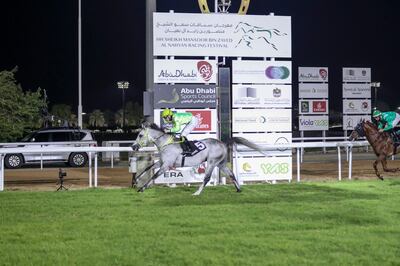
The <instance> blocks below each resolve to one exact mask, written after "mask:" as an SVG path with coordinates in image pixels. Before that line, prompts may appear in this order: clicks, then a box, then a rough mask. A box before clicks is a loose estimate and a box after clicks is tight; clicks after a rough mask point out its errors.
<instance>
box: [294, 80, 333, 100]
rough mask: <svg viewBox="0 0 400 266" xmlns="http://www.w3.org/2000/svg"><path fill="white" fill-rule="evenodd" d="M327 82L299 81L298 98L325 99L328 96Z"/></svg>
mask: <svg viewBox="0 0 400 266" xmlns="http://www.w3.org/2000/svg"><path fill="white" fill-rule="evenodd" d="M328 91H329V87H328V84H327V83H299V98H306V99H321V98H324V99H327V98H328V97H329V93H328Z"/></svg>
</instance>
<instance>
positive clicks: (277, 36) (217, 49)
mask: <svg viewBox="0 0 400 266" xmlns="http://www.w3.org/2000/svg"><path fill="white" fill-rule="evenodd" d="M153 54H154V55H160V56H167V55H174V56H193V55H196V56H221V55H224V56H247V57H291V18H290V17H283V16H255V15H246V16H243V15H236V14H230V15H229V16H226V15H225V14H189V13H154V14H153Z"/></svg>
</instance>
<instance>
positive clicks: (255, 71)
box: [232, 60, 292, 84]
mask: <svg viewBox="0 0 400 266" xmlns="http://www.w3.org/2000/svg"><path fill="white" fill-rule="evenodd" d="M232 82H233V83H253V84H260V83H261V84H265V83H270V84H290V83H292V62H291V61H250V60H248V61H243V60H232Z"/></svg>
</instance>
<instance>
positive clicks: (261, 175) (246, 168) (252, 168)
mask: <svg viewBox="0 0 400 266" xmlns="http://www.w3.org/2000/svg"><path fill="white" fill-rule="evenodd" d="M233 169H234V173H235V175H236V176H238V177H239V180H240V181H244V182H246V181H270V180H291V179H292V157H258V158H257V157H256V158H254V157H253V158H237V159H234V160H233Z"/></svg>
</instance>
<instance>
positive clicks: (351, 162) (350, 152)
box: [349, 147, 353, 180]
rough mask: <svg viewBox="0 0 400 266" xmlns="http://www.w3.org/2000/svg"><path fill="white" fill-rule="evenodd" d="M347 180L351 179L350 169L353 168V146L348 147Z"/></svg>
mask: <svg viewBox="0 0 400 266" xmlns="http://www.w3.org/2000/svg"><path fill="white" fill-rule="evenodd" d="M349 150H350V151H349V180H351V171H352V168H353V148H352V147H350V148H349Z"/></svg>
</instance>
